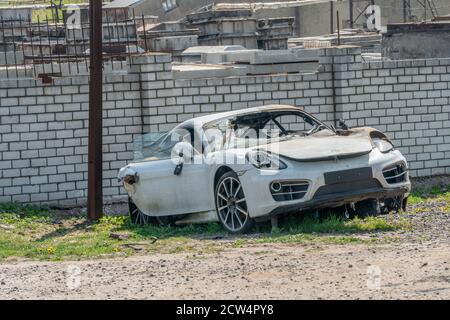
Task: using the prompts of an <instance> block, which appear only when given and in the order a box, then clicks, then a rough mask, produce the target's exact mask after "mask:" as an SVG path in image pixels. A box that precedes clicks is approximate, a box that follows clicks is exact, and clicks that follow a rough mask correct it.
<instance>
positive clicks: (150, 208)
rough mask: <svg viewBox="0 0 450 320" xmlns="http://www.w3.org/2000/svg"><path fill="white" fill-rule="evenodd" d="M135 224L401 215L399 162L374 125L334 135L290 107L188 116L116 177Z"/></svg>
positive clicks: (242, 226)
mask: <svg viewBox="0 0 450 320" xmlns="http://www.w3.org/2000/svg"><path fill="white" fill-rule="evenodd" d="M118 178H119V180H120V181H122V182H123V184H124V187H125V189H126V190H127V193H128V195H129V208H130V216H131V218H132V220H133V222H135V223H148V222H152V221H153V222H159V223H169V222H170V223H171V222H175V221H176V223H177V224H178V223H193V222H207V221H220V223H221V224H222V225H223V227H224V228H225V229H226V230H228V231H229V232H231V233H243V232H246V231H248V230H249V229H250V228H251V226H252V225H253V224H254V223H255V222H258V221H263V220H268V219H271V218H274V217H276V216H277V215H279V214H284V213H293V212H298V213H301V212H305V211H311V210H321V209H324V208H336V209H338V210H342V212H343V213H345V214H346V215H349V214H363V215H374V214H377V213H380V212H387V211H391V210H399V209H401V208H403V209H404V207H405V205H406V200H407V197H408V195H409V192H410V189H411V183H410V181H409V176H408V165H407V162H406V159H405V157H404V156H403V155H402V154H401V153H400V151H398V150H396V149H395V148H394V146H393V144H392V142H391V141H390V140H389V139H388V138H387V137H386V135H384V134H383V133H382V132H380V131H378V130H376V129H373V128H367V127H364V128H352V129H349V128H347V127H346V126H345V124H344V123H342V122H341V127H340V128H338V129H336V128H334V127H333V126H330V125H327V124H325V123H324V122H322V121H320V120H318V119H316V118H315V117H313V116H311V115H310V114H308V113H306V112H305V111H303V110H302V109H300V108H298V107H294V106H285V105H270V106H263V107H256V108H250V109H244V110H238V111H231V112H225V113H216V114H213V115H208V116H203V117H198V118H194V119H191V120H187V121H185V122H183V123H181V124H179V125H178V126H176V127H175V128H174V129H173V130H171V131H170V132H168V133H166V134H164V135H163V136H162V137H160V138H159V139H158V140H157V141H155V142H153V143H151V144H149V145H147V146H145V148H144V160H143V161H139V162H135V163H131V164H129V165H127V166H125V167H123V168H122V169H120V171H119V176H118Z"/></svg>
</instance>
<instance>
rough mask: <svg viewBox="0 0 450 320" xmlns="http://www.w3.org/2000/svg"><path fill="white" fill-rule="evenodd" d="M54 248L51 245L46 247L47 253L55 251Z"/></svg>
mask: <svg viewBox="0 0 450 320" xmlns="http://www.w3.org/2000/svg"><path fill="white" fill-rule="evenodd" d="M55 251H56V250H55V248H53V247H48V248H47V253H50V254H53V253H55Z"/></svg>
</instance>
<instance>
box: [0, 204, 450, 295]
mask: <svg viewBox="0 0 450 320" xmlns="http://www.w3.org/2000/svg"><path fill="white" fill-rule="evenodd" d="M410 211H411V212H414V211H420V213H415V214H411V215H410V216H409V217H408V219H410V220H411V223H412V225H413V228H412V229H411V230H410V231H405V230H402V231H392V232H390V233H387V234H388V235H389V236H390V237H394V238H397V239H398V240H397V241H392V242H388V243H384V244H372V243H369V244H367V243H355V244H345V245H337V244H327V243H320V242H310V243H302V244H282V243H268V244H255V243H253V244H248V245H244V246H242V247H239V248H235V247H232V246H227V248H226V249H225V250H223V251H220V252H216V253H203V254H199V253H198V252H197V253H192V252H191V253H186V252H183V253H171V254H162V253H158V254H154V255H146V256H134V257H130V258H123V259H108V260H106V259H103V260H92V261H81V262H30V261H19V262H3V263H0V299H31V298H33V299H34V298H37V299H112V298H117V299H136V298H138V299H178V298H188V299H235V298H238V299H259V298H264V299H272V298H275V299H276V298H282V299H308V298H312V299H432V298H433V299H434V298H437V299H450V213H449V211H448V203H439V202H434V203H426V204H422V205H421V206H420V207H417V206H412V207H411V208H410ZM391 218H392V217H391ZM358 236H361V235H360V234H359V235H358ZM366 236H368V237H384V236H386V233H385V232H382V233H376V234H369V235H366ZM217 241H227V240H226V239H225V240H217Z"/></svg>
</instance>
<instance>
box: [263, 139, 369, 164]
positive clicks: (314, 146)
mask: <svg viewBox="0 0 450 320" xmlns="http://www.w3.org/2000/svg"><path fill="white" fill-rule="evenodd" d="M260 149H265V150H267V151H270V152H271V153H274V154H278V155H280V156H283V157H286V158H289V159H292V160H296V161H325V160H335V159H343V158H350V157H358V156H361V155H364V154H367V153H369V152H370V151H371V150H372V149H373V146H372V142H371V140H370V138H369V137H368V136H365V135H361V134H357V135H351V136H338V135H314V136H309V137H297V138H292V139H290V140H286V141H280V142H278V143H272V144H269V145H266V146H264V147H262V148H260Z"/></svg>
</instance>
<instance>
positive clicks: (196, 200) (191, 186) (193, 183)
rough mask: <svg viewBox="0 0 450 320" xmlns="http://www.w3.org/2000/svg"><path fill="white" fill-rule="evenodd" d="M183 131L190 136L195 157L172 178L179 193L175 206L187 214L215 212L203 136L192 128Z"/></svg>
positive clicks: (185, 163)
mask: <svg viewBox="0 0 450 320" xmlns="http://www.w3.org/2000/svg"><path fill="white" fill-rule="evenodd" d="M183 129H185V130H187V131H188V132H189V134H190V141H189V142H190V143H191V146H192V148H193V154H192V156H193V157H192V160H191V161H185V162H184V163H183V169H182V171H181V173H180V174H179V175H175V174H172V177H171V178H172V180H173V183H174V185H175V189H176V193H177V196H176V199H177V201H176V204H175V205H176V206H177V207H178V208H180V209H181V211H183V212H186V213H192V212H205V211H209V210H214V202H213V190H212V183H211V181H212V178H211V176H210V175H211V170H210V169H211V168H210V166H209V165H208V164H206V162H205V161H204V157H203V153H202V144H201V138H200V137H201V135H200V134H199V133H198V132H197V131H196V130H194V128H193V127H192V126H186V127H184V128H183ZM198 142H200V143H198ZM199 149H200V150H199ZM179 161H183V160H181V159H179Z"/></svg>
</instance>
